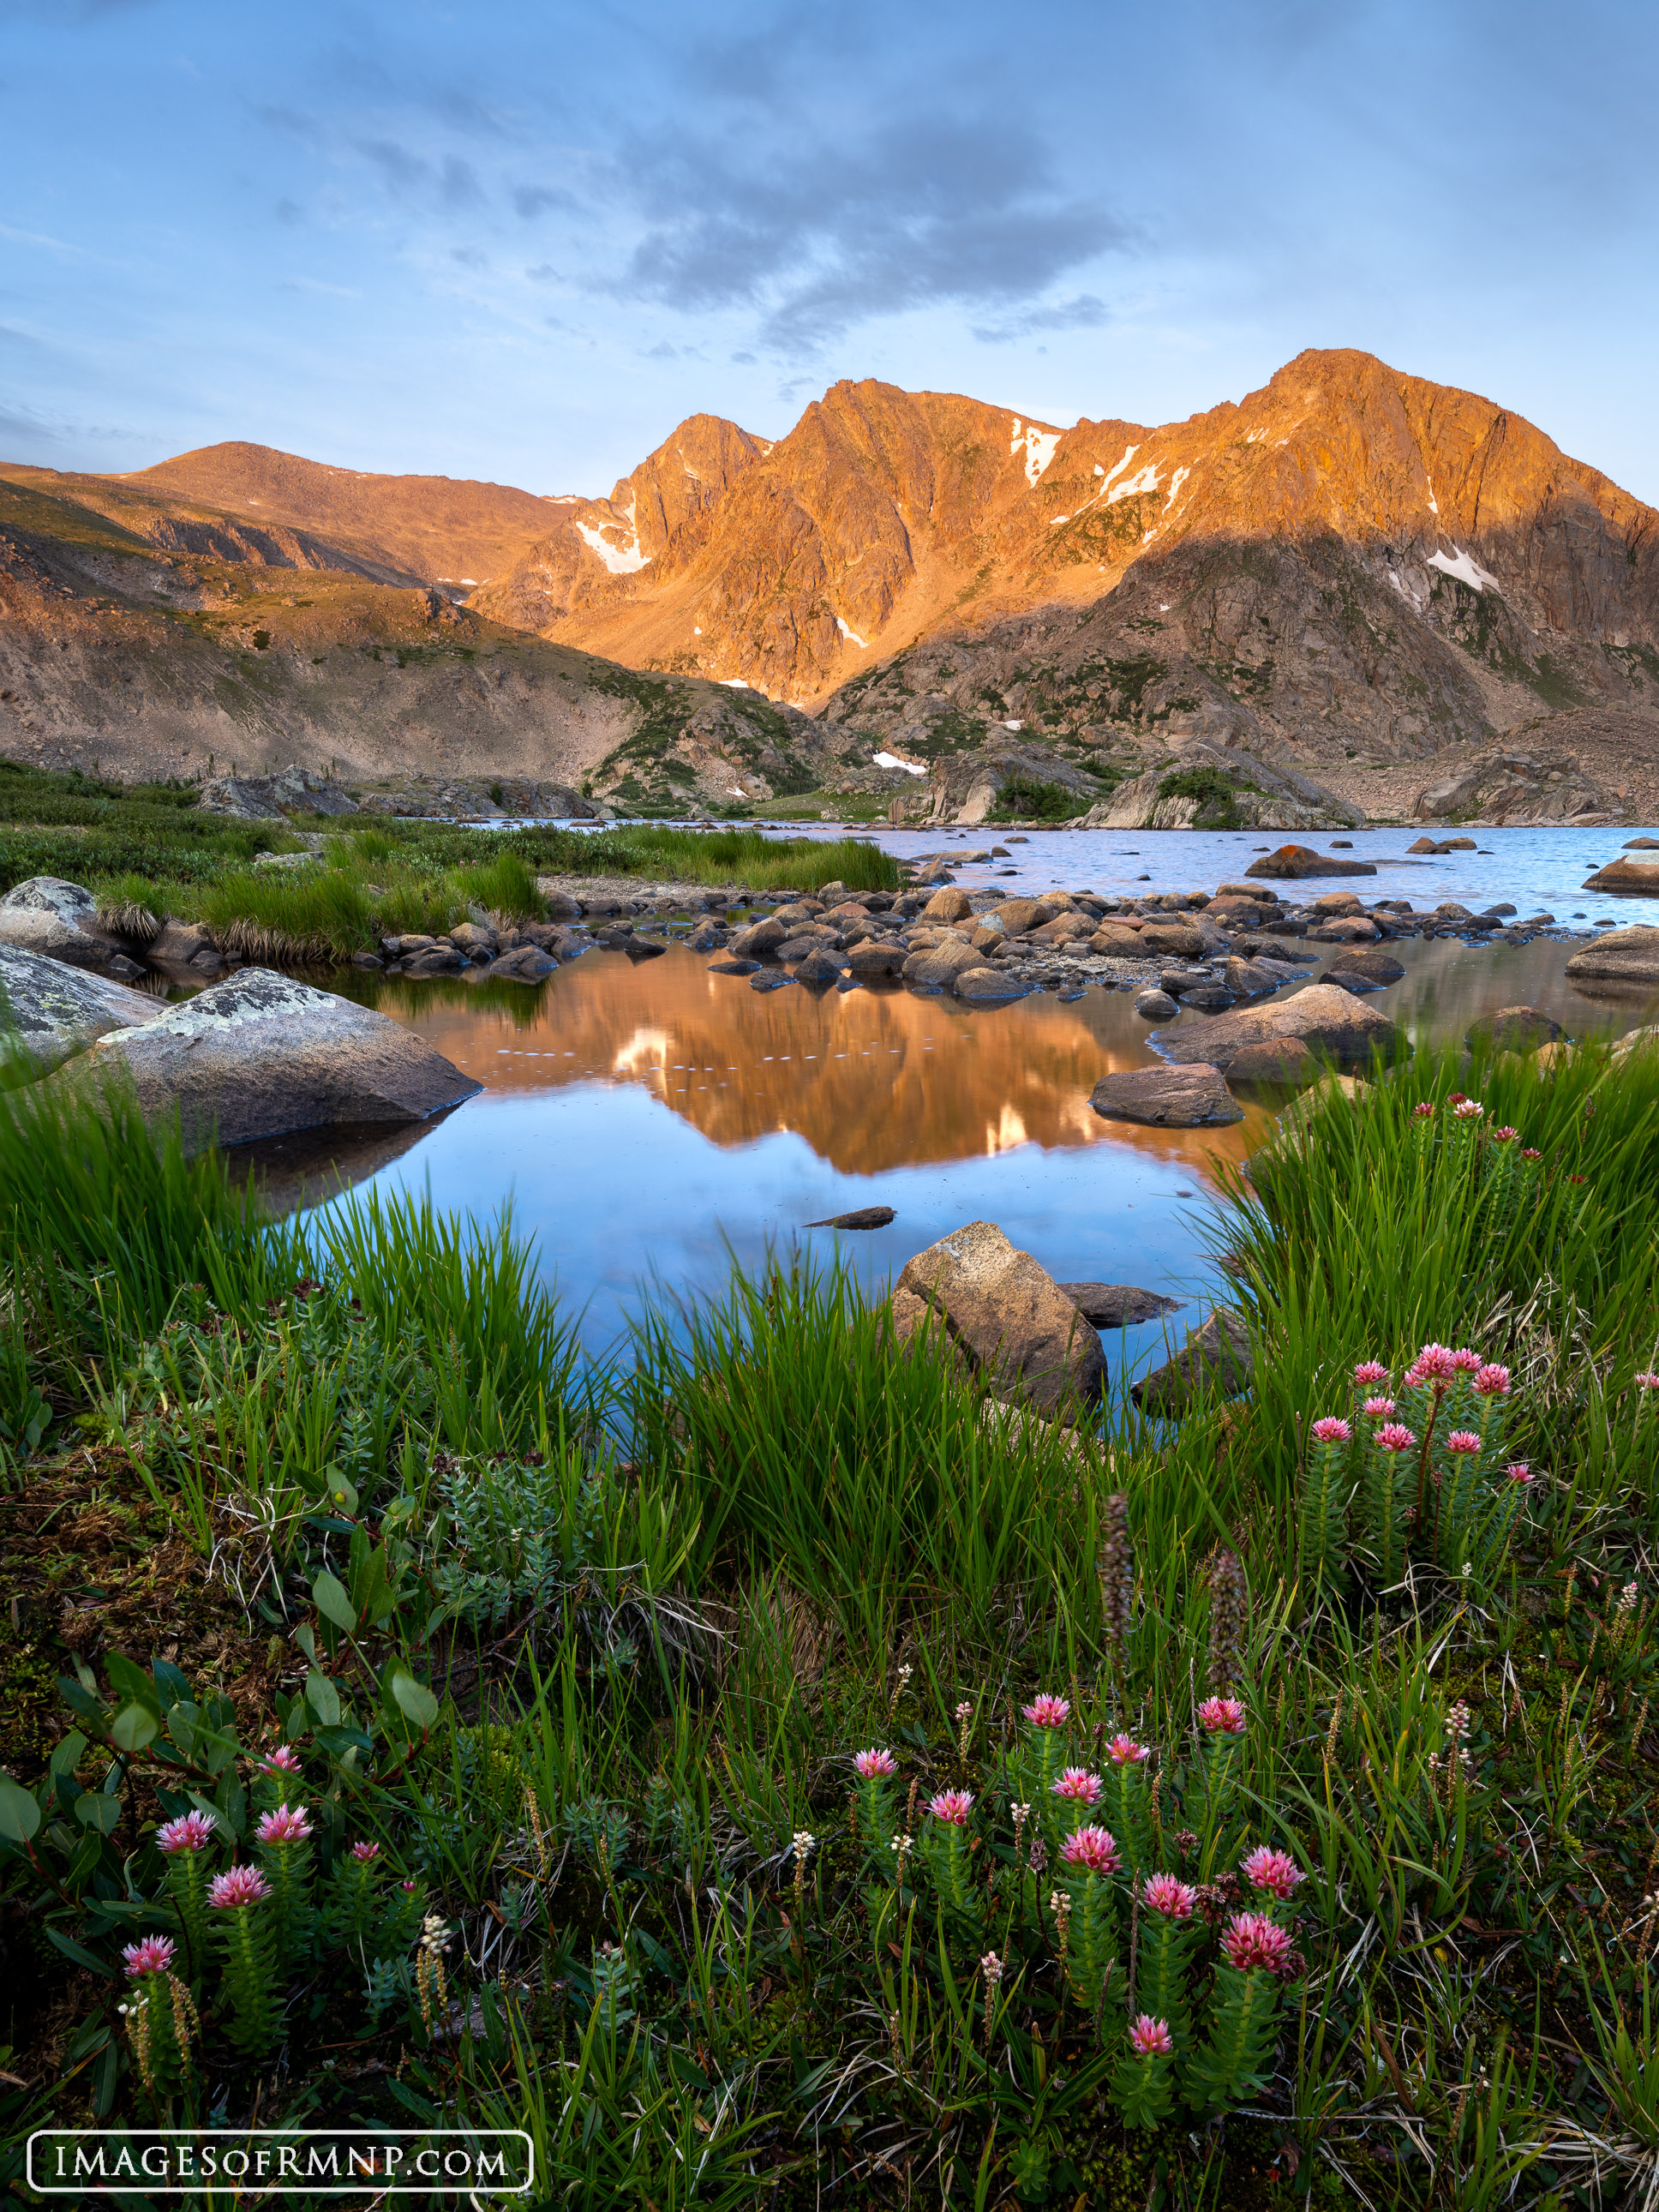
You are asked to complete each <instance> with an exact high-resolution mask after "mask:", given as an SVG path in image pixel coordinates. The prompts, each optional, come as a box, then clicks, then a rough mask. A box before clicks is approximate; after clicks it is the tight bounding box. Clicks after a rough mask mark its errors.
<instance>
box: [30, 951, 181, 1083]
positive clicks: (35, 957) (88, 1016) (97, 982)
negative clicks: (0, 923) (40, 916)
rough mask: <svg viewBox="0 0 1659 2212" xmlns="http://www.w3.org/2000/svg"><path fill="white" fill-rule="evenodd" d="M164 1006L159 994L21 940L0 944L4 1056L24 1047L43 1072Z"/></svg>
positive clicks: (142, 1019)
mask: <svg viewBox="0 0 1659 2212" xmlns="http://www.w3.org/2000/svg"><path fill="white" fill-rule="evenodd" d="M161 1011H162V1002H161V1000H159V999H152V998H149V997H147V996H146V995H145V994H144V993H143V992H142V991H130V990H129V989H128V988H127V987H126V985H125V983H112V982H111V981H108V980H107V978H106V977H104V976H102V975H92V974H89V973H88V971H87V970H86V969H81V968H72V967H70V965H69V963H67V962H66V961H63V960H52V959H49V958H47V957H46V956H45V955H44V954H42V953H39V952H27V951H24V950H23V949H22V948H21V946H19V945H0V1057H3V1056H4V1054H6V1052H7V1049H8V1048H9V1047H10V1048H21V1051H22V1053H23V1054H24V1055H25V1057H26V1058H27V1059H28V1060H31V1061H33V1064H34V1066H36V1067H37V1068H39V1069H40V1071H41V1072H42V1073H46V1071H47V1070H49V1069H51V1068H54V1067H56V1066H58V1062H59V1061H60V1060H69V1059H71V1058H73V1056H74V1055H75V1054H76V1053H79V1052H84V1051H85V1049H86V1048H87V1047H88V1045H89V1044H90V1043H91V1042H92V1041H93V1039H94V1037H100V1036H104V1035H105V1033H106V1031H108V1030H125V1029H131V1028H133V1027H135V1026H136V1025H137V1024H139V1023H141V1022H147V1021H149V1020H150V1019H151V1018H153V1017H154V1016H155V1015H156V1014H159V1013H160V1012H161Z"/></svg>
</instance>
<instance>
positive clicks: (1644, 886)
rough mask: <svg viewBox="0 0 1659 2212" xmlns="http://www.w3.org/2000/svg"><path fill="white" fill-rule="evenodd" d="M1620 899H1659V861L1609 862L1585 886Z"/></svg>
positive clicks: (1590, 889) (1589, 889) (1586, 888)
mask: <svg viewBox="0 0 1659 2212" xmlns="http://www.w3.org/2000/svg"><path fill="white" fill-rule="evenodd" d="M1584 889H1585V890H1587V891H1611V892H1613V894H1614V896H1617V897H1620V898H1659V860H1609V861H1608V863H1607V866H1606V867H1605V868H1598V869H1597V870H1596V872H1595V874H1594V875H1593V876H1592V877H1591V878H1589V882H1588V883H1587V884H1585V885H1584Z"/></svg>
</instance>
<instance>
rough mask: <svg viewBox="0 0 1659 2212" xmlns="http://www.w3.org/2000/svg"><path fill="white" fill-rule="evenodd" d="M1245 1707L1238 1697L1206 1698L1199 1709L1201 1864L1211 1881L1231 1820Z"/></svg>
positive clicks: (1206, 1876) (1206, 1877) (1206, 1878)
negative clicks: (1202, 1799) (1215, 1862)
mask: <svg viewBox="0 0 1659 2212" xmlns="http://www.w3.org/2000/svg"><path fill="white" fill-rule="evenodd" d="M1244 1720H1245V1716H1244V1708H1243V1705H1241V1704H1240V1703H1239V1701H1238V1699H1237V1698H1206V1699H1205V1700H1204V1702H1203V1704H1202V1705H1200V1707H1199V1709H1198V1725H1199V1728H1200V1730H1201V1732H1202V1736H1203V1743H1204V1754H1203V1755H1204V1834H1203V1838H1202V1852H1201V1856H1200V1866H1201V1867H1202V1869H1203V1871H1204V1878H1205V1880H1206V1881H1208V1879H1209V1875H1210V1869H1211V1866H1212V1863H1214V1859H1215V1855H1216V1852H1217V1850H1218V1848H1219V1847H1220V1843H1221V1839H1222V1838H1223V1836H1224V1835H1225V1833H1226V1832H1227V1829H1228V1827H1229V1826H1230V1825H1231V1820H1232V1814H1233V1799H1234V1797H1235V1796H1236V1794H1237V1784H1238V1747H1239V1741H1240V1739H1241V1738H1242V1737H1243V1734H1244Z"/></svg>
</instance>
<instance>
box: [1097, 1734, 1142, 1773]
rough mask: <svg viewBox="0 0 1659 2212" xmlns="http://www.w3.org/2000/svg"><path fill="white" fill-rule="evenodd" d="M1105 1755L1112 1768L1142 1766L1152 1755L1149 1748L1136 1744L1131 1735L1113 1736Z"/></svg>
mask: <svg viewBox="0 0 1659 2212" xmlns="http://www.w3.org/2000/svg"><path fill="white" fill-rule="evenodd" d="M1106 1755H1107V1757H1108V1758H1109V1759H1110V1760H1111V1762H1112V1764H1113V1765H1114V1766H1144V1765H1146V1761H1147V1760H1148V1759H1150V1758H1151V1757H1152V1750H1151V1747H1150V1746H1148V1745H1146V1744H1144V1743H1137V1742H1136V1741H1135V1740H1134V1738H1133V1736H1132V1735H1115V1736H1114V1737H1113V1738H1112V1740H1111V1741H1110V1742H1109V1744H1108V1745H1107V1747H1106Z"/></svg>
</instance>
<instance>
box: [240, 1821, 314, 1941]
mask: <svg viewBox="0 0 1659 2212" xmlns="http://www.w3.org/2000/svg"><path fill="white" fill-rule="evenodd" d="M254 1835H255V1838H257V1844H258V1853H259V1859H260V1863H261V1864H262V1865H263V1866H264V1870H265V1874H266V1875H267V1877H268V1879H269V1881H270V1915H269V1918H270V1929H271V1942H272V1944H273V1947H274V1948H275V1951H276V1968H277V1972H279V1973H282V1974H287V1973H288V1972H290V1971H291V1970H292V1969H293V1968H294V1967H295V1966H298V1965H299V1964H300V1963H301V1961H302V1960H304V1958H305V1956H306V1954H307V1952H308V1951H309V1949H310V1948H311V1938H312V1933H313V1929H314V1928H315V1926H316V1918H317V1916H316V1914H315V1912H314V1911H313V1909H312V1905H311V1822H310V1820H308V1819H307V1816H306V1810H305V1808H304V1807H303V1806H302V1805H279V1806H278V1807H277V1808H276V1811H275V1812H274V1813H266V1814H263V1815H262V1816H261V1818H260V1820H259V1822H258V1826H257V1827H256V1828H255V1830H254Z"/></svg>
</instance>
